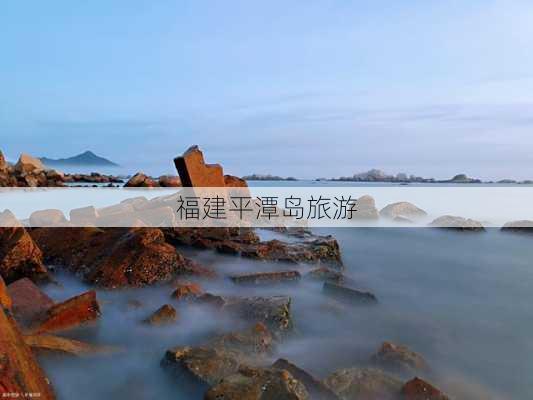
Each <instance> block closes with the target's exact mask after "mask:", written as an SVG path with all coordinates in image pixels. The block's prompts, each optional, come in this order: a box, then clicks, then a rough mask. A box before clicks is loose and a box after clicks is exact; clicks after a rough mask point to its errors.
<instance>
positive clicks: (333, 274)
mask: <svg viewBox="0 0 533 400" xmlns="http://www.w3.org/2000/svg"><path fill="white" fill-rule="evenodd" d="M305 276H306V277H308V278H311V279H314V280H319V281H326V282H333V283H336V284H342V283H344V281H345V278H344V275H343V274H341V273H340V272H338V271H334V270H332V269H329V268H326V267H319V268H315V269H313V270H311V271H309V272H308V273H307V274H306V275H305Z"/></svg>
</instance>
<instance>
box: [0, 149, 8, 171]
mask: <svg viewBox="0 0 533 400" xmlns="http://www.w3.org/2000/svg"><path fill="white" fill-rule="evenodd" d="M7 169H8V165H7V161H6V159H5V157H4V154H3V153H2V151H1V150H0V172H6V171H7Z"/></svg>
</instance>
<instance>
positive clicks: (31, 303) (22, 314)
mask: <svg viewBox="0 0 533 400" xmlns="http://www.w3.org/2000/svg"><path fill="white" fill-rule="evenodd" d="M7 290H8V293H9V296H10V297H11V299H12V301H13V315H14V316H15V319H16V320H17V322H18V323H19V324H21V325H24V326H27V325H29V324H31V322H32V321H33V320H35V319H36V318H37V317H38V316H40V315H42V314H44V313H45V312H46V311H47V310H48V309H50V307H52V306H53V305H54V301H53V300H52V299H51V298H50V297H48V295H46V293H44V292H43V291H42V290H41V289H39V288H38V287H37V286H36V285H35V284H34V283H33V282H32V281H31V280H30V279H28V278H22V279H19V280H18V281H15V282H13V283H11V284H10V285H9V286H8V287H7Z"/></svg>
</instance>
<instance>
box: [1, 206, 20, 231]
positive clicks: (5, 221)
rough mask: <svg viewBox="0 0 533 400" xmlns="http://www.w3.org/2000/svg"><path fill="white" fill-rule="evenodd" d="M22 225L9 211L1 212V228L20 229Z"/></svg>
mask: <svg viewBox="0 0 533 400" xmlns="http://www.w3.org/2000/svg"><path fill="white" fill-rule="evenodd" d="M22 226H23V225H22V223H21V222H20V221H19V220H18V219H17V217H15V215H14V214H13V213H12V212H11V211H9V210H4V211H2V212H0V228H20V227H22Z"/></svg>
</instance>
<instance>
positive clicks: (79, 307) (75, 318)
mask: <svg viewBox="0 0 533 400" xmlns="http://www.w3.org/2000/svg"><path fill="white" fill-rule="evenodd" d="M99 316H100V305H99V304H98V301H97V300H96V292H95V291H94V290H91V291H89V292H86V293H83V294H80V295H79V296H76V297H72V298H70V299H68V300H66V301H64V302H62V303H58V304H56V305H54V306H53V307H51V308H49V309H48V310H47V311H46V312H45V313H44V315H43V316H42V317H41V319H40V322H39V323H38V324H36V327H35V328H33V329H32V333H33V334H40V333H45V332H55V331H61V330H65V329H71V328H75V327H78V326H80V325H83V324H85V323H88V322H91V321H94V320H96V319H97V318H98V317H99Z"/></svg>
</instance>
